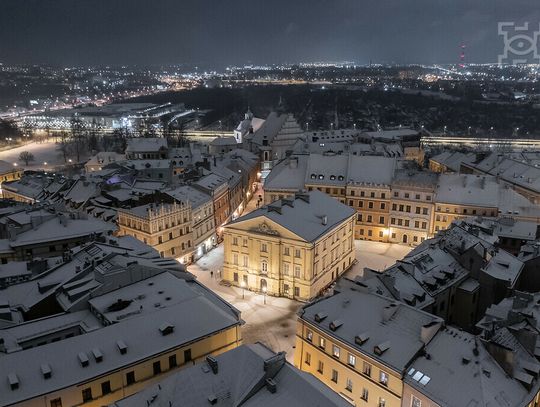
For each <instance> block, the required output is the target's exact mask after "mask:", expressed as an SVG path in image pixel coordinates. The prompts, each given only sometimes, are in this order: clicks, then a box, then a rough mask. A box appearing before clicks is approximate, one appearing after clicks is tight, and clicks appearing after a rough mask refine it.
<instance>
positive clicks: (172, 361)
mask: <svg viewBox="0 0 540 407" xmlns="http://www.w3.org/2000/svg"><path fill="white" fill-rule="evenodd" d="M176 366H178V363H177V362H176V355H171V356H169V369H172V368H175V367H176Z"/></svg>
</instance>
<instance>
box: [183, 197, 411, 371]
mask: <svg viewBox="0 0 540 407" xmlns="http://www.w3.org/2000/svg"><path fill="white" fill-rule="evenodd" d="M254 201H255V200H252V201H251V202H250V204H251V205H248V209H247V210H246V211H249V209H252V208H253V206H254V205H253V202H254ZM355 246H356V253H357V254H356V258H357V260H358V263H357V264H355V265H354V267H353V268H352V269H351V270H350V271H348V272H347V273H346V276H347V277H350V278H354V276H355V275H358V274H360V273H361V272H362V270H363V269H364V267H369V268H374V269H376V270H378V269H381V270H382V269H383V268H384V267H385V266H386V267H387V266H390V265H392V264H393V263H394V262H395V261H396V260H398V259H401V258H402V257H403V256H404V255H406V254H407V253H408V252H409V251H410V250H411V248H410V247H409V246H403V245H397V244H390V243H378V242H368V241H356V242H355ZM188 270H189V271H190V272H191V273H193V274H195V275H196V276H197V279H198V280H199V281H200V282H201V283H203V284H204V285H206V286H207V287H208V288H210V289H211V290H212V291H214V292H215V293H217V294H218V295H220V296H221V297H223V298H224V299H225V300H226V301H228V302H229V303H231V304H232V305H233V306H235V307H236V308H238V309H239V310H240V311H241V312H242V319H243V320H244V321H245V322H246V324H245V325H244V326H243V328H242V333H243V337H244V343H254V342H257V341H259V342H262V343H264V344H265V345H267V346H269V347H270V348H271V349H273V350H274V351H285V352H287V360H289V361H290V362H291V363H292V361H293V360H292V359H293V353H294V344H295V327H296V318H297V316H296V313H297V311H298V309H299V308H300V307H301V306H302V303H300V302H297V301H293V300H289V299H287V298H275V297H270V296H267V297H266V304H265V303H264V296H263V295H262V294H258V293H254V292H250V291H248V290H245V292H244V298H243V297H242V292H243V290H242V289H241V288H237V287H226V286H223V285H221V284H219V280H220V276H219V271H220V270H223V245H222V244H221V245H219V246H218V247H217V248H215V249H214V250H212V251H210V252H209V253H208V254H206V255H205V256H204V257H203V258H201V259H200V260H199V261H198V262H196V263H195V264H192V265H190V266H188Z"/></svg>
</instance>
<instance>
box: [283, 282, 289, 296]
mask: <svg viewBox="0 0 540 407" xmlns="http://www.w3.org/2000/svg"><path fill="white" fill-rule="evenodd" d="M283 294H285V295H289V284H283Z"/></svg>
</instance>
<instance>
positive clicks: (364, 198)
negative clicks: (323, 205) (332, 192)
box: [346, 184, 390, 242]
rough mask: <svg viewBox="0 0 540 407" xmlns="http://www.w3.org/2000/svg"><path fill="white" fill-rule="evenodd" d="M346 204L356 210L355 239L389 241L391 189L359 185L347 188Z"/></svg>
mask: <svg viewBox="0 0 540 407" xmlns="http://www.w3.org/2000/svg"><path fill="white" fill-rule="evenodd" d="M346 204H347V205H349V206H350V207H352V208H354V209H356V211H357V214H356V219H355V228H354V229H355V230H354V238H355V239H361V240H373V241H377V242H387V241H388V224H389V222H390V216H389V213H390V187H389V186H383V185H381V186H377V185H369V184H364V185H359V186H348V187H347V198H346Z"/></svg>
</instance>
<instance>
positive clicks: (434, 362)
mask: <svg viewBox="0 0 540 407" xmlns="http://www.w3.org/2000/svg"><path fill="white" fill-rule="evenodd" d="M479 342H480V341H479V339H477V338H475V337H474V336H473V335H471V334H469V333H466V332H464V331H462V330H458V329H455V328H450V327H448V328H445V329H443V330H442V331H440V332H439V333H438V334H437V335H436V336H435V338H434V339H433V340H432V341H431V342H430V343H429V344H428V345H427V347H426V354H429V355H430V357H429V358H427V357H419V358H416V360H415V361H414V362H413V363H412V364H411V365H410V366H409V368H408V372H407V374H406V376H405V378H404V380H405V383H407V384H408V385H409V386H411V387H413V388H415V389H418V390H419V391H420V392H422V393H424V394H426V395H428V396H429V398H430V399H431V400H433V401H434V402H436V403H438V404H439V405H441V406H480V405H481V406H494V407H507V406H520V405H527V404H528V403H529V401H530V400H529V399H527V397H530V398H532V397H533V392H531V393H529V392H528V391H527V389H526V388H525V387H524V386H523V385H521V384H520V383H519V382H518V381H517V380H515V379H512V378H511V377H509V376H508V375H507V374H506V373H505V371H504V370H503V369H502V368H501V366H500V365H499V364H498V363H497V362H496V361H495V359H494V358H493V357H491V355H490V354H489V353H488V351H487V350H486V348H485V347H484V346H483V345H482V344H481V343H479ZM537 387H538V386H537V385H535V388H537ZM456 390H459V391H456ZM536 391H537V390H536Z"/></svg>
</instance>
